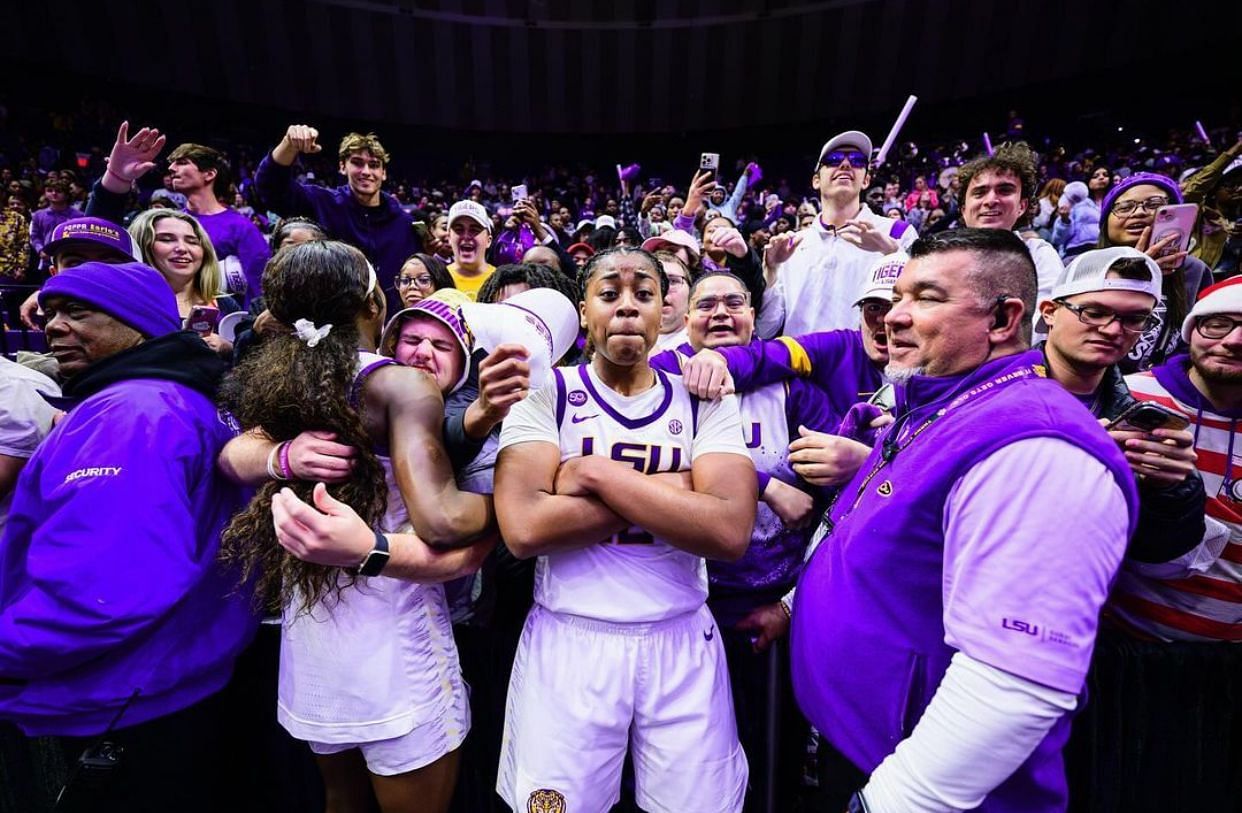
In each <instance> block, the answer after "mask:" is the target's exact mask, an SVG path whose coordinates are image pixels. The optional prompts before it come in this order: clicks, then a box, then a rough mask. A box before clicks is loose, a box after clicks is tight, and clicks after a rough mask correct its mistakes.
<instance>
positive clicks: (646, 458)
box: [500, 365, 749, 623]
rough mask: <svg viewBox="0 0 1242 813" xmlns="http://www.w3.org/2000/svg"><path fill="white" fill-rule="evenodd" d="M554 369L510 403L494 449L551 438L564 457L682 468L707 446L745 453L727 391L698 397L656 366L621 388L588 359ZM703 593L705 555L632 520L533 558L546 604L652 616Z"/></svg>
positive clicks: (538, 594) (697, 600)
mask: <svg viewBox="0 0 1242 813" xmlns="http://www.w3.org/2000/svg"><path fill="white" fill-rule="evenodd" d="M554 378H555V380H554V381H553V382H550V383H549V384H548V386H546V387H544V388H542V389H540V390H537V391H534V392H532V393H531V394H530V395H529V396H528V397H527V398H526V399H525V400H523V401H520V402H519V403H518V404H516V405H515V406H514V407H513V409H512V410H511V411H510V412H509V415H508V417H506V418H505V421H504V425H503V428H502V429H501V435H500V447H501V449H504V448H505V447H507V446H512V445H515V444H517V443H525V442H530V441H541V442H546V443H555V444H557V445H558V446H559V448H560V450H561V460H562V461H565V460H569V459H571V458H574V457H578V456H580V455H588V454H599V455H606V456H608V457H609V458H611V459H612V460H616V461H619V462H622V463H626V464H629V465H632V466H633V467H634V468H635V469H637V470H638V471H641V472H643V473H645V474H656V473H659V472H676V471H688V470H689V469H690V467H691V465H692V464H693V462H694V461H695V459H697V457H698V456H699V455H703V454H709V453H719V452H724V453H731V454H739V455H744V456H746V457H749V455H748V454H747V451H746V446H745V443H744V442H743V438H742V431H741V419H740V417H739V414H738V406H737V401H736V399H735V398H734V397H733V396H727V397H725V398H723V399H721V400H720V401H715V402H706V401H704V402H700V401H699V400H698V399H696V398H694V397H692V396H691V395H690V394H689V393H688V392H687V391H686V388H685V385H684V384H683V383H682V380H681V376H677V375H671V374H668V373H664V372H660V371H656V383H655V386H653V387H651V388H650V389H648V390H646V391H644V392H641V393H639V394H637V395H634V396H628V397H627V396H623V395H620V394H618V393H617V392H615V391H614V390H612V389H610V388H609V387H607V386H606V385H605V384H604V383H603V382H602V381H601V380H600V379H599V377H598V376H597V375H596V374H595V371H594V370H593V369H591V367H590V365H583V366H581V367H577V368H564V369H557V370H555V376H554ZM706 600H707V567H706V562H705V561H704V559H703V558H702V557H700V556H695V555H694V554H692V553H688V552H686V551H684V550H681V549H679V548H676V547H673V546H672V545H670V544H668V543H667V542H665V541H663V540H661V539H658V538H656V537H653V536H652V535H651V534H649V533H647V532H646V531H644V530H642V529H641V528H639V527H637V526H632V527H630V528H629V529H627V530H626V531H624V532H622V533H619V534H614V535H613V536H612V537H611V538H609V539H605V540H600V541H599V544H595V545H591V546H589V547H585V548H579V549H577V550H570V551H565V552H562V553H555V554H551V555H548V556H540V557H539V559H538V562H537V563H536V568H535V601H536V602H538V603H539V604H540V605H541V606H543V607H546V608H547V609H549V610H552V611H553V612H558V613H568V614H571V615H577V616H583V617H586V618H595V619H599V620H602V621H611V622H619V623H625V622H652V621H662V620H665V619H668V618H674V617H676V616H679V615H683V614H685V613H689V612H693V611H694V610H697V609H698V608H699V607H700V606H701V605H702V604H703V603H704V602H705V601H706Z"/></svg>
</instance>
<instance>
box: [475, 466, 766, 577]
mask: <svg viewBox="0 0 1242 813" xmlns="http://www.w3.org/2000/svg"><path fill="white" fill-rule="evenodd" d="M685 474H686V473H685V472H681V473H671V474H656V475H646V474H642V473H640V472H639V471H637V470H635V469H634V468H633V467H631V466H630V465H628V464H625V463H620V462H618V461H614V460H610V459H608V458H604V457H600V456H597V455H589V456H586V457H581V458H574V459H571V460H567V461H565V462H564V463H561V462H560V449H559V448H558V447H557V446H556V445H555V444H552V443H543V442H527V443H519V444H515V445H513V446H508V447H506V448H505V449H503V450H502V451H501V453H500V459H499V461H498V463H497V467H496V504H497V506H498V509H497V515H498V519H499V522H500V530H501V535H502V536H503V537H504V540H505V543H506V544H507V545H508V546H509V549H510V550H512V551H513V553H514V555H515V556H517V557H519V558H527V557H530V556H539V555H544V554H548V553H556V552H558V551H565V550H571V549H574V548H581V547H586V546H588V545H591V544H594V543H595V542H597V541H599V540H602V539H604V538H606V537H608V536H610V535H611V534H614V533H617V532H619V531H622V530H624V529H625V528H628V527H630V526H637V527H639V528H642V529H643V530H644V531H646V532H648V533H650V534H651V535H653V536H656V537H659V538H660V539H662V540H664V541H666V542H668V543H669V544H670V545H673V546H675V547H678V548H681V549H682V550H685V551H688V552H690V553H693V554H695V555H698V556H703V557H706V558H709V559H723V560H726V561H733V560H736V559H738V558H740V557H741V556H742V554H743V553H745V552H746V546H747V544H748V543H749V541H750V532H751V528H752V526H753V525H754V520H755V502H756V499H757V497H756V489H755V475H754V464H753V463H751V461H750V459H749V458H747V457H743V456H741V455H736V454H727V453H711V454H704V455H701V456H699V457H698V458H696V459H695V461H694V463H693V465H692V466H691V470H690V472H689V475H690V476H689V478H688V480H689V482H686V480H687V478H686V477H685Z"/></svg>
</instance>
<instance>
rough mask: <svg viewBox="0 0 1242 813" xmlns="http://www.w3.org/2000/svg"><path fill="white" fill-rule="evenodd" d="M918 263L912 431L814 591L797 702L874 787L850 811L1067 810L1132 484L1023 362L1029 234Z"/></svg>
mask: <svg viewBox="0 0 1242 813" xmlns="http://www.w3.org/2000/svg"><path fill="white" fill-rule="evenodd" d="M910 257H911V259H910V261H909V262H907V263H906V265H905V267H904V268H903V269H902V272H901V275H900V276H899V277H898V278H897V283H896V285H895V286H894V289H893V307H892V310H890V311H889V313H888V315H887V316H886V317H885V324H886V326H887V336H888V353H889V363H888V367H887V368H886V374H887V376H888V378H889V379H890V380H892V381H895V382H898V383H897V397H896V405H895V407H894V414H895V415H896V416H897V417H896V421H895V422H894V423H893V424H891V425H890V426H889V427H887V428H886V429H884V430H883V432H882V434H880V435H879V437H878V439H877V442H876V445H875V447H874V448H873V449H872V451H871V453H870V455H869V456H868V457H867V459H866V461H865V462H864V463H863V465H862V467H861V468H860V469H859V470H858V472H857V474H856V475H855V476H854V478H853V479H852V480H850V482H849V483H848V484H847V485H845V486H844V487H843V488H842V490H841V494H840V497H839V498H838V499H837V500H836V502H835V503H834V504H833V506H832V507H831V508H830V509H829V511H828V513H827V515H826V516H825V517H824V519H823V521H822V522H821V526H820V527H821V532H820V533H819V534H818V536H821V537H823V541H822V543H821V544H820V545H819V548H818V550H817V551H816V552H815V553H814V554H813V555H812V556H811V558H810V560H809V562H808V563H807V565H806V567H805V568H804V569H803V572H802V576H801V577H800V579H799V581H798V600H797V604H796V605H795V607H794V613H793V626H792V631H791V641H792V644H791V645H792V653H793V677H794V689H795V691H796V693H797V696H798V702H799V705H800V706H801V707H802V709H803V711H804V712H805V713H806V715H807V718H808V719H809V720H810V721H811V723H812V725H814V726H815V727H816V729H818V730H819V731H820V732H821V733H822V734H823V735H824V737H825V740H826V741H827V742H828V743H829V744H830V745H831V746H832V748H834V749H835V750H836V751H837V752H838V753H839V754H840V755H842V756H843V757H844V758H845V762H846V763H848V764H850V765H852V766H853V769H854V770H855V771H856V772H857V776H855V777H853V778H851V779H849V780H846V781H843V783H842V784H843V785H844V786H845V787H842V788H839V790H841V791H843V793H842V795H843V796H844V795H848V794H849V793H850V792H851V791H853V790H857V789H858V787H859V786H860V785H862V786H863V787H862V789H861V790H860V791H858V792H857V793H855V794H854V796H853V798H852V799H851V800H850V802H849V804H850V808H849V809H850V810H868V809H870V810H872V811H877V812H878V811H890V810H893V811H895V810H901V811H942V810H973V809H976V808H977V809H979V810H981V811H985V812H995V811H1005V812H1006V813H1016V812H1018V811H1021V812H1022V813H1054V811H1063V810H1064V809H1065V807H1066V804H1067V802H1068V799H1067V789H1066V779H1065V768H1064V762H1063V759H1062V754H1061V751H1062V747H1063V745H1064V742H1065V737H1066V736H1067V735H1068V731H1069V724H1070V716H1071V715H1070V714H1069V712H1071V711H1073V710H1074V708H1075V707H1076V706H1077V703H1078V695H1079V694H1080V692H1081V691H1082V688H1083V684H1084V681H1085V678H1086V673H1087V667H1088V664H1089V662H1090V659H1091V653H1092V650H1093V648H1094V644H1095V637H1096V631H1097V626H1098V619H1099V611H1100V607H1101V606H1102V605H1103V603H1104V601H1105V599H1106V598H1107V595H1108V589H1109V586H1110V583H1111V581H1112V578H1113V576H1114V574H1115V573H1116V571H1117V568H1118V566H1119V565H1120V562H1121V558H1122V556H1123V554H1124V552H1125V547H1126V540H1127V539H1128V537H1129V536H1130V533H1131V532H1132V530H1133V526H1134V523H1135V520H1136V517H1137V509H1138V497H1137V493H1136V488H1135V486H1134V475H1133V473H1132V471H1131V469H1130V467H1129V466H1128V465H1127V463H1126V459H1125V458H1124V457H1123V456H1122V454H1121V452H1120V451H1118V449H1117V447H1116V444H1115V443H1114V442H1113V440H1112V439H1111V438H1109V437H1108V435H1107V434H1106V433H1105V432H1104V430H1103V429H1102V428H1101V427H1100V426H1099V424H1098V423H1097V422H1096V421H1095V420H1094V419H1092V417H1091V416H1090V414H1089V413H1087V411H1086V410H1084V409H1082V407H1081V405H1080V404H1078V403H1077V402H1076V401H1075V399H1074V398H1073V396H1071V395H1070V394H1069V393H1068V392H1067V391H1066V390H1065V389H1064V388H1063V387H1062V386H1060V385H1059V384H1056V383H1054V382H1051V381H1048V380H1046V378H1045V377H1044V367H1043V364H1042V361H1043V359H1042V354H1040V353H1039V352H1038V351H1035V352H1032V351H1030V350H1029V349H1028V348H1029V342H1030V330H1031V318H1030V315H1029V312H1028V311H1029V310H1033V309H1034V306H1035V268H1034V264H1033V263H1032V262H1031V258H1030V254H1029V252H1028V251H1027V249H1026V246H1025V245H1023V243H1022V241H1021V240H1020V239H1018V237H1017V236H1015V235H1014V234H1013V233H1011V232H1008V231H1005V230H1001V229H957V230H955V231H951V232H944V233H941V234H937V235H934V236H932V237H928V238H923V239H920V240H918V241H917V242H915V243H914V245H913V246H912V247H911V251H910ZM1066 517H1073V518H1074V524H1075V531H1076V533H1074V534H1067V533H1065V518H1066Z"/></svg>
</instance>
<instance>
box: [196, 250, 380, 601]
mask: <svg viewBox="0 0 1242 813" xmlns="http://www.w3.org/2000/svg"><path fill="white" fill-rule="evenodd" d="M370 274H371V271H370V268H369V266H368V265H367V261H366V258H365V257H363V255H362V253H361V252H360V251H358V250H357V249H356V248H353V247H352V246H348V245H346V244H345V243H339V242H335V241H311V242H306V243H302V244H300V245H293V246H287V247H285V248H284V249H282V250H281V251H279V252H277V254H276V256H275V257H273V258H272V260H271V262H269V263H268V266H267V268H266V269H265V270H264V272H263V293H264V295H265V298H266V300H267V306H268V309H269V310H270V311H271V312H272V315H273V316H275V317H276V318H277V319H278V320H280V321H281V322H283V323H284V324H286V325H293V323H294V322H296V321H297V320H299V319H308V320H310V321H311V322H313V323H314V324H316V325H324V324H331V325H332V330H331V332H330V333H328V335H327V336H325V337H323V338H322V339H321V340H320V341H319V343H318V344H317V345H316V346H315V347H309V346H308V345H307V344H306V343H304V342H303V341H302V340H301V339H299V338H297V337H296V336H295V335H293V334H280V335H275V336H272V337H270V338H268V339H267V340H265V341H264V342H263V344H262V345H260V346H259V347H258V348H257V349H256V350H255V351H254V352H253V353H251V354H250V355H248V356H246V358H245V359H243V361H242V362H241V364H239V365H238V366H237V367H236V368H235V369H234V370H233V372H232V373H231V374H230V375H229V376H228V377H227V378H226V379H225V381H224V383H223V385H222V386H221V389H220V401H221V403H222V404H223V405H224V407H225V408H227V409H228V410H229V411H230V412H232V414H233V415H234V416H235V417H236V418H237V420H238V421H239V422H240V423H241V425H242V427H243V428H245V429H248V430H249V429H254V428H258V429H261V430H262V431H263V432H264V433H266V434H267V435H268V436H269V437H271V438H272V439H273V440H276V441H278V442H283V441H286V440H292V439H293V438H295V437H297V436H298V435H299V434H300V433H301V432H303V431H307V430H326V431H330V432H335V433H336V435H337V439H338V440H339V441H340V442H341V443H345V444H348V445H350V446H353V447H354V448H355V449H357V450H358V456H357V457H356V458H355V460H356V465H355V467H354V470H353V472H352V473H351V475H350V478H349V479H348V480H347V481H345V482H343V483H338V484H336V485H331V486H328V490H329V492H330V493H331V494H332V496H334V497H335V498H336V499H338V500H341V501H342V502H345V503H347V504H349V505H350V507H352V508H353V509H354V510H355V511H357V512H358V515H359V516H361V517H362V519H363V520H364V521H366V522H367V523H368V524H371V525H374V524H375V523H376V522H378V521H379V519H380V518H381V517H382V516H383V515H384V511H385V510H386V508H387V495H388V489H387V485H386V479H385V473H384V469H383V467H382V466H381V464H380V462H379V459H378V458H377V457H376V456H375V453H374V452H373V451H372V449H371V438H370V437H369V436H368V434H367V431H366V429H365V427H364V425H363V422H362V415H361V413H360V409H361V405H354V404H352V403H351V401H350V389H351V387H352V384H353V380H354V375H355V371H356V370H357V367H358V340H359V334H358V328H357V324H356V321H355V320H356V319H357V317H358V316H359V315H361V314H363V313H365V312H367V310H368V309H369V308H376V309H378V308H380V307H382V299H380V297H382V296H383V293H382V292H381V291H379V289H378V288H375V289H373V290H371V291H368V290H367V288H368V280H369V278H370ZM285 486H288V487H289V488H291V489H292V490H293V491H294V493H295V494H297V495H298V497H300V498H301V499H303V500H306V501H308V502H309V501H310V499H311V490H312V489H313V487H314V483H313V482H310V481H304V480H292V481H290V482H287V483H285V482H278V481H269V482H267V483H265V484H264V485H263V486H262V487H261V488H260V489H259V491H258V493H257V494H255V496H254V498H253V499H251V501H250V504H249V505H247V506H246V508H245V509H244V510H243V511H241V512H240V513H238V514H237V515H235V516H234V517H233V519H232V521H231V522H230V523H229V525H228V527H227V528H225V530H224V534H223V537H222V539H221V545H220V557H221V559H222V560H223V561H225V562H227V563H233V564H240V565H241V569H242V578H243V582H246V581H249V580H250V579H251V578H256V579H257V581H256V585H255V587H256V590H255V596H256V601H257V602H258V603H260V604H262V605H264V606H265V607H266V608H268V609H272V610H277V609H279V608H280V607H284V606H286V605H288V604H289V603H290V602H292V601H293V600H294V598H295V597H300V598H301V607H300V608H299V609H300V610H306V609H308V608H310V607H311V606H312V605H313V604H314V603H315V602H317V601H319V600H320V599H321V598H323V597H324V596H325V595H326V594H327V593H329V592H333V591H338V592H339V590H340V589H341V588H343V587H347V586H349V585H351V584H352V583H353V579H352V575H351V576H349V577H348V578H346V579H344V580H342V579H341V575H342V574H343V573H348V571H344V570H343V569H341V568H335V567H324V566H321V565H315V564H310V563H308V562H303V561H301V560H299V559H297V558H296V557H294V556H293V555H292V554H290V553H288V552H287V551H285V549H284V548H282V547H281V546H280V544H279V543H278V542H277V541H276V531H275V528H274V527H273V525H272V495H273V494H275V493H276V492H277V491H279V490H280V489H281V488H282V487H285Z"/></svg>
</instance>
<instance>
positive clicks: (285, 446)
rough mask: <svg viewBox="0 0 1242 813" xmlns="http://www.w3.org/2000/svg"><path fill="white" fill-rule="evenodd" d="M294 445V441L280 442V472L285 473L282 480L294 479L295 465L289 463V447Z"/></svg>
mask: <svg viewBox="0 0 1242 813" xmlns="http://www.w3.org/2000/svg"><path fill="white" fill-rule="evenodd" d="M292 445H293V441H291V440H286V441H285V442H284V443H282V444H280V447H279V448H280V473H281V474H283V475H284V477H282V478H281V479H282V480H292V479H293V467H292V466H290V465H289V447H290V446H292Z"/></svg>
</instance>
